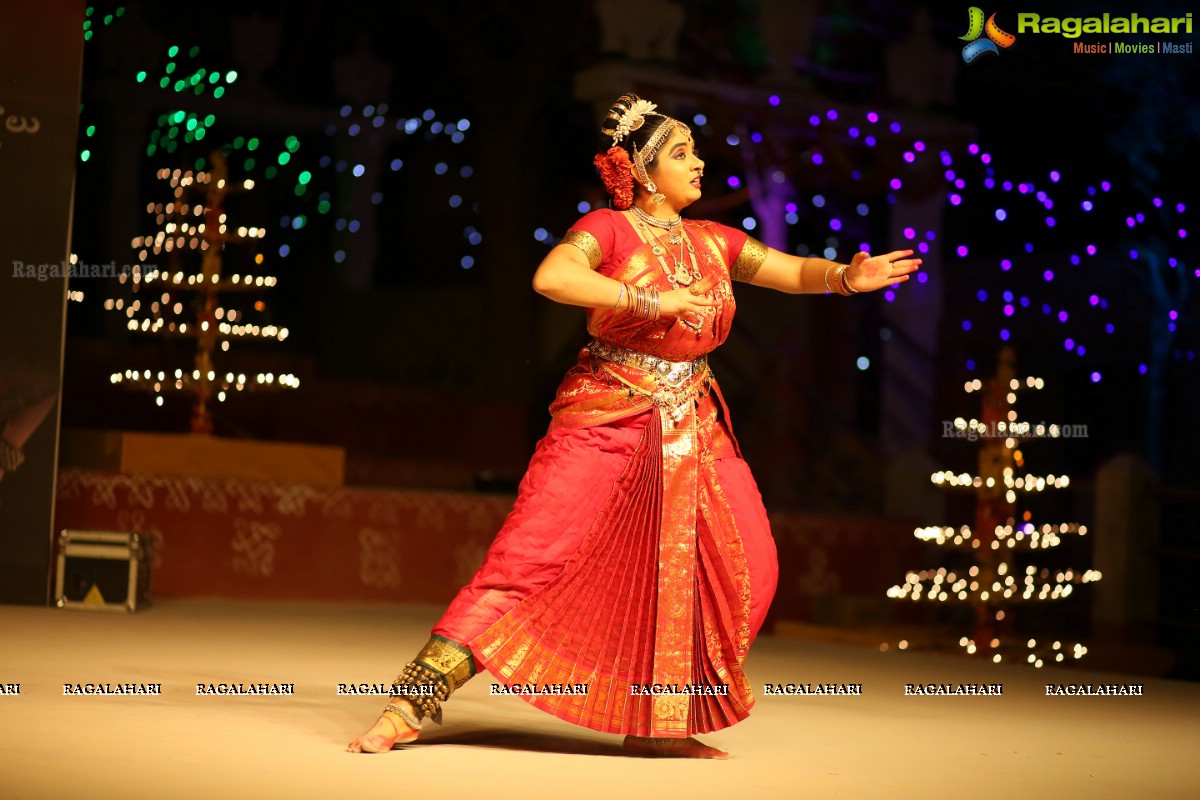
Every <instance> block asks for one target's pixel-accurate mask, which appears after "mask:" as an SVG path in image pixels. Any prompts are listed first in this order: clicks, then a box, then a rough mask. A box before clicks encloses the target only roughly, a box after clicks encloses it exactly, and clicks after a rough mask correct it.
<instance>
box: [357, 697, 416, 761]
mask: <svg viewBox="0 0 1200 800" xmlns="http://www.w3.org/2000/svg"><path fill="white" fill-rule="evenodd" d="M401 702H405V701H401ZM420 735H421V729H420V728H410V727H409V726H408V723H406V722H405V721H404V720H403V719H401V718H400V715H399V714H393V713H392V712H391V711H384V712H383V713H382V714H380V715H379V719H377V720H375V724H374V725H372V726H371V729H370V730H368V731H367V732H366V733H364V734H363V735H362V736H359V737H358V738H357V739H355V740H354V741H353V742H351V743H350V744H348V745H346V751H347V752H350V753H386V752H387V751H389V750H391V749H392V747H394V746H395V745H397V744H408V743H409V742H415V741H416V740H417V737H418V736H420Z"/></svg>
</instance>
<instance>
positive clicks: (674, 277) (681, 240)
mask: <svg viewBox="0 0 1200 800" xmlns="http://www.w3.org/2000/svg"><path fill="white" fill-rule="evenodd" d="M633 211H634V212H635V215H636V216H637V217H638V222H637V229H638V233H639V234H640V235H641V238H642V241H644V242H645V243H646V244H648V245H650V249H651V252H653V253H654V255H655V256H656V257H657V258H658V263H659V266H661V267H662V271H663V272H664V273H666V276H667V281H668V282H669V283H670V284H671V288H672V289H677V288H679V287H680V286H684V287H686V286H691V285H692V284H693V283H695V282H696V281H697V280H699V279H700V266H699V265H698V264H697V263H696V248H695V247H693V246H692V241H691V239H689V238H688V237H687V236H685V235H683V218H682V217H679V218H677V219H676V221H675V223H674V225H675V226H676V227H677V228H678V229H679V233H678V234H675V235H676V236H677V237H678V239H677V241H675V242H671V243H672V244H678V245H679V256H678V257H676V255H675V253H674V252H673V251H671V260H672V261H674V262H675V269H674V270H672V269H671V267H670V266H669V265H668V264H667V259H666V257H665V253H666V252H667V248H665V247H663V245H662V241H661V240H660V239H659V238H658V237H656V236H655V235H654V234H653V233H652V232H651V231H650V229H649V228H648V227H646V223H645V222H644V221H643V219H642V218H643V216H645V217H649V218H650V219H654V221H655V223H658V224H656V225H655V227H659V228H664V227H666V226H667V225H668V223H666V222H663V221H661V220H657V219H655V218H654V217H650V215H649V214H646V213H645V212H644V211H642V210H641V209H639V208H637V207H636V206H635V207H633ZM667 241H669V242H670V238H669V237H668V239H667ZM685 247H686V249H687V253H688V255H687V259H686V260H685V257H684V255H683V252H684V248H685ZM688 261H690V262H691V263H690V268H689V264H688ZM679 321H680V322H682V323H683V324H684V325H685V326H686V327H688V328H690V329H691V330H692V332H693V333H695V334H696V335H697V336H699V335H700V333H701V331H702V329H703V315H701V322H699V323H693V322H690V321H689V320H687V319H685V318H683V317H680V318H679Z"/></svg>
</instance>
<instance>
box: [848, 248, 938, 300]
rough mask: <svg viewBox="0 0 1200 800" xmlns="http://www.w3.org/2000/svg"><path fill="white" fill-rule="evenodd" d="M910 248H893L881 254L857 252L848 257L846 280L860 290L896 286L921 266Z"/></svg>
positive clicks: (871, 290)
mask: <svg viewBox="0 0 1200 800" xmlns="http://www.w3.org/2000/svg"><path fill="white" fill-rule="evenodd" d="M912 254H913V251H912V250H893V251H892V252H890V253H886V254H884V255H881V256H873V255H871V254H870V253H863V252H858V253H855V254H854V258H852V259H850V268H849V269H848V270H846V280H847V281H849V283H850V285H851V286H853V287H854V288H855V289H857V290H858V291H860V292H873V291H875V290H877V289H882V288H884V287H885V286H898V285H900V284H901V283H904V282H905V281H906V280H908V278H909V275H910V274H911V273H913V272H916V271H917V268H918V267H919V266H921V259H920V258H913V257H912Z"/></svg>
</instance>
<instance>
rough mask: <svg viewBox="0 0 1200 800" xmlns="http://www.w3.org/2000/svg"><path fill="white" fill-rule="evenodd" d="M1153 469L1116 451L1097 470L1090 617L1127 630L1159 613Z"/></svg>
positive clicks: (1101, 624) (1101, 625)
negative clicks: (1095, 575) (1095, 578)
mask: <svg viewBox="0 0 1200 800" xmlns="http://www.w3.org/2000/svg"><path fill="white" fill-rule="evenodd" d="M1157 489H1158V475H1157V474H1155V472H1154V470H1152V469H1151V468H1150V466H1149V465H1148V464H1146V462H1144V461H1142V460H1141V459H1140V458H1138V457H1137V456H1135V455H1131V454H1128V453H1127V454H1124V455H1119V456H1116V457H1115V458H1112V459H1110V460H1109V461H1107V462H1106V463H1104V464H1103V465H1102V466H1101V467H1100V469H1099V471H1098V472H1097V473H1096V512H1095V525H1094V526H1093V527H1092V529H1091V535H1092V536H1094V537H1095V539H1094V540H1093V543H1092V546H1093V548H1094V553H1093V556H1092V561H1093V565H1092V566H1093V567H1094V568H1095V569H1097V570H1099V571H1100V574H1101V576H1102V577H1101V580H1100V582H1099V583H1097V584H1096V585H1095V587H1094V588H1093V590H1092V591H1093V597H1094V602H1093V604H1092V622H1093V623H1094V624H1095V626H1096V627H1097V628H1108V629H1110V630H1111V629H1113V628H1116V629H1120V630H1124V631H1126V632H1130V631H1131V630H1132V629H1135V628H1140V627H1142V626H1145V625H1148V624H1149V623H1151V622H1153V621H1154V620H1155V619H1156V618H1157V616H1158V563H1157V561H1156V557H1155V555H1154V554H1153V552H1152V551H1153V550H1154V548H1155V547H1157V546H1158V541H1159V524H1160V516H1159V501H1158V497H1157V496H1156V491H1157Z"/></svg>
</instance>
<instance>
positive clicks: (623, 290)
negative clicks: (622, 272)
mask: <svg viewBox="0 0 1200 800" xmlns="http://www.w3.org/2000/svg"><path fill="white" fill-rule="evenodd" d="M624 299H625V283H624V282H622V283H621V293H620V294H619V295H617V302H615V303H613V308H618V307H619V306H620V305H621V301H622V300H624Z"/></svg>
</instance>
